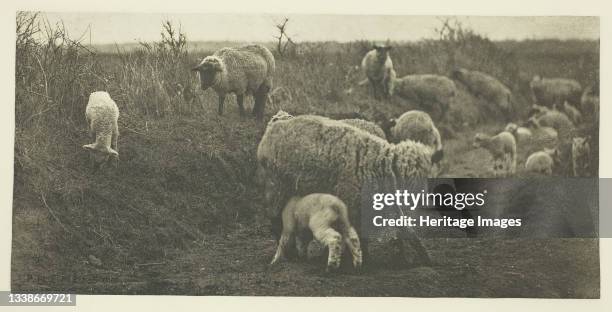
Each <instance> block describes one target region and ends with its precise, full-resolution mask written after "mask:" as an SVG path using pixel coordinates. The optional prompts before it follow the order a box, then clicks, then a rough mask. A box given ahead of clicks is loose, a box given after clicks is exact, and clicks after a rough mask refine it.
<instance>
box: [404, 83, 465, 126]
mask: <svg viewBox="0 0 612 312" xmlns="http://www.w3.org/2000/svg"><path fill="white" fill-rule="evenodd" d="M392 91H393V92H392V94H394V95H398V96H399V97H402V98H404V99H407V100H409V101H413V102H415V103H416V104H418V105H419V107H422V108H423V109H424V110H426V111H428V112H429V113H430V114H432V116H434V117H435V118H436V120H440V119H442V118H443V117H444V115H445V114H446V112H447V111H448V110H449V108H450V106H451V105H452V103H453V101H454V99H455V95H456V94H457V87H456V86H455V83H454V82H453V81H452V80H450V79H448V78H446V77H444V76H439V75H407V76H404V77H402V78H399V79H395V80H393V88H392Z"/></svg>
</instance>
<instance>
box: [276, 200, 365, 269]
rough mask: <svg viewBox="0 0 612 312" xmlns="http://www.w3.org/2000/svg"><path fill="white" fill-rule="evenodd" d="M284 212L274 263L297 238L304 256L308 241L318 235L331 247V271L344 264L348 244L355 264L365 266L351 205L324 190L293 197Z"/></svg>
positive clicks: (297, 245)
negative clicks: (352, 220)
mask: <svg viewBox="0 0 612 312" xmlns="http://www.w3.org/2000/svg"><path fill="white" fill-rule="evenodd" d="M281 215H282V226H283V230H282V234H281V237H280V240H279V242H278V248H277V249H276V254H275V255H274V258H273V259H272V262H271V263H270V264H271V265H273V264H276V263H278V262H279V261H280V259H281V257H282V256H283V255H284V254H285V250H286V249H287V247H288V246H289V245H290V244H291V241H292V240H293V238H295V246H296V248H297V251H298V257H304V256H305V255H306V250H307V248H308V243H309V242H310V241H311V240H312V237H313V236H314V238H315V239H316V240H317V241H318V242H320V243H321V244H322V245H323V246H326V247H327V248H328V250H329V255H328V259H327V269H326V271H327V272H331V271H335V270H337V269H338V268H339V267H340V260H341V257H342V253H343V250H344V245H346V247H348V249H349V251H350V253H351V255H352V258H353V267H354V268H355V269H359V268H360V267H361V263H362V253H361V247H360V242H359V236H358V235H357V231H355V228H353V226H352V225H351V223H350V222H349V217H348V208H347V207H346V205H345V204H344V202H342V200H340V198H338V197H336V196H334V195H331V194H321V193H314V194H310V195H306V196H304V197H292V198H291V199H290V200H289V202H288V203H287V205H286V206H285V208H284V209H283V211H282V213H281Z"/></svg>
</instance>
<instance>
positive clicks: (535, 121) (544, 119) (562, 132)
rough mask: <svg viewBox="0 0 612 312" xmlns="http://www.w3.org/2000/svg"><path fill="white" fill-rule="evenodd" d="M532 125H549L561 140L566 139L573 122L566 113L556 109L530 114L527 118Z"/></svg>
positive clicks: (573, 128) (571, 129) (573, 127)
mask: <svg viewBox="0 0 612 312" xmlns="http://www.w3.org/2000/svg"><path fill="white" fill-rule="evenodd" d="M528 123H529V124H532V125H533V126H534V127H536V128H538V127H551V128H553V129H555V130H556V131H557V133H558V136H559V139H560V140H561V141H566V140H567V139H568V138H569V137H570V136H571V135H572V133H573V132H574V130H575V126H574V123H573V122H572V121H571V120H570V119H569V117H567V115H566V114H564V113H562V112H560V111H558V110H556V109H552V110H546V111H545V112H544V113H542V114H539V115H535V116H532V117H531V118H529V120H528Z"/></svg>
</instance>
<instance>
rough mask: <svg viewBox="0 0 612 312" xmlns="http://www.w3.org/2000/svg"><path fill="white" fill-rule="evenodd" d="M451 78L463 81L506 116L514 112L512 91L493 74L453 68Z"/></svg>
mask: <svg viewBox="0 0 612 312" xmlns="http://www.w3.org/2000/svg"><path fill="white" fill-rule="evenodd" d="M451 78H453V79H455V80H457V81H459V82H461V83H462V84H463V85H464V86H465V87H466V88H467V90H468V91H469V92H470V93H471V94H473V95H474V96H476V97H481V98H483V99H484V100H486V101H488V102H490V103H491V105H494V109H495V110H496V111H498V112H500V113H502V114H504V116H506V117H510V115H511V114H512V113H513V106H512V92H511V91H510V89H509V88H508V87H506V86H505V85H504V84H503V83H501V82H500V81H499V80H497V79H496V78H495V77H492V76H491V75H488V74H485V73H483V72H479V71H475V70H467V69H464V68H458V69H455V70H453V72H452V74H451Z"/></svg>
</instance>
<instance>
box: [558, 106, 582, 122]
mask: <svg viewBox="0 0 612 312" xmlns="http://www.w3.org/2000/svg"><path fill="white" fill-rule="evenodd" d="M559 111H561V112H563V113H565V115H567V117H568V118H569V119H570V120H571V121H572V123H574V124H575V125H577V124H580V122H581V121H582V114H581V113H580V111H579V110H578V109H577V108H576V107H575V106H574V105H572V104H570V103H568V102H567V101H565V102H563V106H562V107H561V109H560V110H559Z"/></svg>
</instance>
